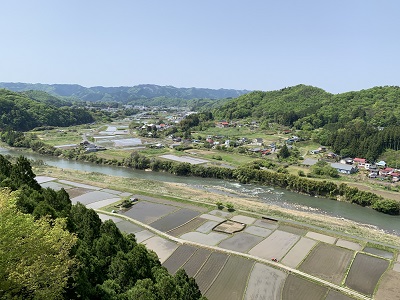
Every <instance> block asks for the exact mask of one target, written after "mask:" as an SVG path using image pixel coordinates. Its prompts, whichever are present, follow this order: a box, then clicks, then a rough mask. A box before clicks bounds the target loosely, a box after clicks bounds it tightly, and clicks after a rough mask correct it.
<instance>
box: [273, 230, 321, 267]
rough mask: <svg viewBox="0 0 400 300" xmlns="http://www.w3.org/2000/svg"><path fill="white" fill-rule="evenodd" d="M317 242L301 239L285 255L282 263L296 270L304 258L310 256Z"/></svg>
mask: <svg viewBox="0 0 400 300" xmlns="http://www.w3.org/2000/svg"><path fill="white" fill-rule="evenodd" d="M316 243H317V242H316V241H314V240H312V239H308V238H305V237H302V238H300V240H299V241H298V242H297V244H296V245H294V246H293V248H292V249H290V250H289V252H288V253H287V254H286V255H285V257H284V258H283V259H282V261H281V262H282V263H283V264H284V265H286V266H289V267H291V268H296V267H297V266H298V265H299V263H301V262H302V261H303V260H304V258H305V257H306V256H307V255H308V253H309V252H310V250H311V249H312V248H313V247H314V246H315V244H316Z"/></svg>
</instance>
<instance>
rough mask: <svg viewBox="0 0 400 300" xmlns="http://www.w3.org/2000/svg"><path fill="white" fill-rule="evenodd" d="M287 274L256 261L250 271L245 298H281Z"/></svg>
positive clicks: (253, 299) (270, 299) (256, 299)
mask: <svg viewBox="0 0 400 300" xmlns="http://www.w3.org/2000/svg"><path fill="white" fill-rule="evenodd" d="M286 276H287V274H286V273H284V272H282V271H280V270H277V269H274V268H271V267H269V266H266V265H263V264H260V263H256V264H255V265H254V267H253V270H252V271H251V273H250V278H249V281H248V283H247V289H246V293H245V296H244V300H264V299H268V300H280V299H281V293H282V287H283V285H284V283H285V279H286Z"/></svg>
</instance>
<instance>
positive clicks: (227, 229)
mask: <svg viewBox="0 0 400 300" xmlns="http://www.w3.org/2000/svg"><path fill="white" fill-rule="evenodd" d="M245 227H246V225H245V224H244V223H239V222H235V221H231V220H225V221H223V222H222V223H220V224H219V225H217V226H215V227H214V228H213V230H215V231H218V232H223V233H228V234H232V233H235V232H239V231H242V230H243V229H244V228H245Z"/></svg>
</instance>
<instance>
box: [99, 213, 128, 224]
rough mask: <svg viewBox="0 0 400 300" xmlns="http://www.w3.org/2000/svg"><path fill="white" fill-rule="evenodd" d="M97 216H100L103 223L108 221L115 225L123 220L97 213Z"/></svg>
mask: <svg viewBox="0 0 400 300" xmlns="http://www.w3.org/2000/svg"><path fill="white" fill-rule="evenodd" d="M97 214H98V216H99V218H100V220H101V221H102V222H105V221H107V220H112V221H113V222H114V223H115V224H118V223H119V222H122V219H121V218H118V217H114V216H109V215H106V214H99V213H97Z"/></svg>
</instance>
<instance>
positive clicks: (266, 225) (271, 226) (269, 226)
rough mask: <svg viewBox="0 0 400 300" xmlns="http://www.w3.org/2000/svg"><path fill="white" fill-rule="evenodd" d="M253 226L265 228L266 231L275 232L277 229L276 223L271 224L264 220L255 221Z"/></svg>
mask: <svg viewBox="0 0 400 300" xmlns="http://www.w3.org/2000/svg"><path fill="white" fill-rule="evenodd" d="M253 225H256V226H259V227H263V228H267V229H271V230H275V229H277V228H278V224H277V223H276V222H271V221H267V220H264V219H261V220H257V221H255V222H254V224H253Z"/></svg>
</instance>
